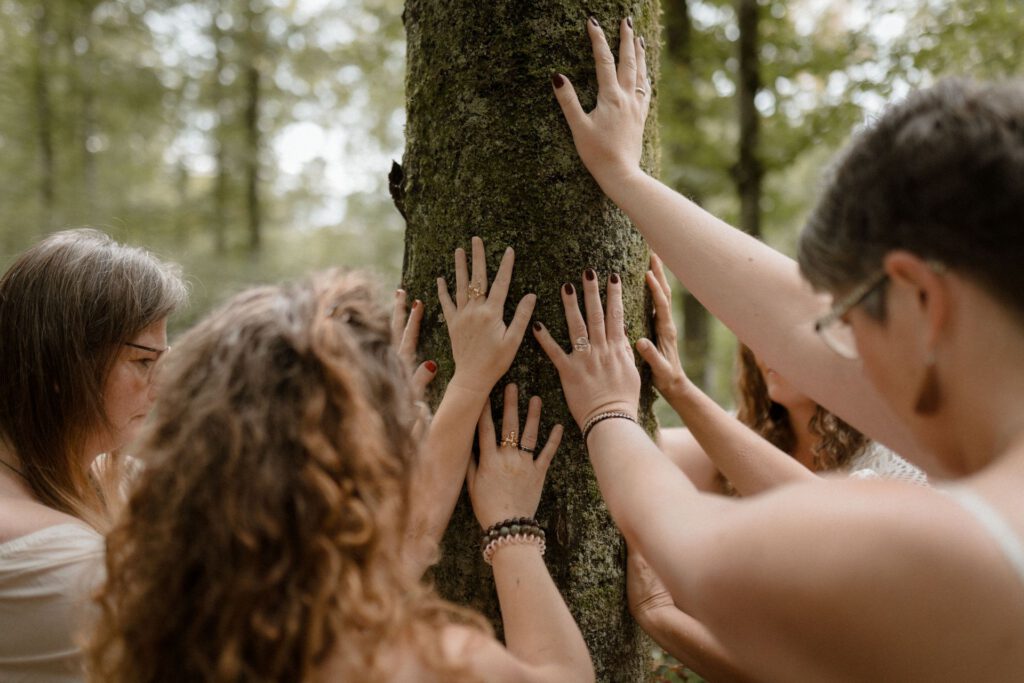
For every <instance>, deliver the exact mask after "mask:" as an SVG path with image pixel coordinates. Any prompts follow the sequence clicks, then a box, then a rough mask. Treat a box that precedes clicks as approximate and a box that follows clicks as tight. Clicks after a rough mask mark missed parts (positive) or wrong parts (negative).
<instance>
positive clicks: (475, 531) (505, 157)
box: [392, 0, 660, 681]
mask: <svg viewBox="0 0 1024 683" xmlns="http://www.w3.org/2000/svg"><path fill="white" fill-rule="evenodd" d="M659 11H660V10H659V6H658V1H657V0H632V1H631V2H621V1H612V0H595V1H594V2H588V3H584V2H581V1H580V0H537V1H535V2H529V3H524V2H520V1H518V0H495V1H494V2H486V3H481V2H478V1H477V0H444V1H443V2H442V1H441V0H407V1H406V3H405V12H404V21H405V27H406V33H407V36H408V72H407V76H406V78H407V81H406V97H407V111H408V124H407V130H406V152H405V156H404V160H403V166H404V177H403V176H401V175H397V176H394V177H393V178H392V180H393V186H392V192H393V194H394V195H395V198H396V204H398V206H399V208H400V209H401V210H402V211H403V214H404V215H405V216H406V219H407V223H408V227H407V234H406V244H405V249H406V251H405V262H404V268H403V286H404V287H405V288H406V290H407V291H408V292H409V293H410V295H411V296H413V297H416V298H419V299H422V300H423V301H424V302H425V303H426V305H427V312H426V316H425V321H424V325H423V329H422V333H421V356H422V357H423V358H432V359H435V360H436V361H437V363H438V365H439V371H438V377H437V379H436V380H435V381H434V386H433V388H432V390H433V391H434V393H435V396H434V397H435V399H436V398H437V396H438V395H439V394H440V392H441V390H442V389H443V387H444V384H445V382H446V381H447V379H448V378H450V377H451V374H452V371H453V366H452V361H451V355H450V349H449V347H448V338H447V332H446V330H445V327H444V323H443V321H442V319H441V314H440V308H439V306H438V303H437V296H436V285H435V278H436V277H437V276H439V275H443V276H445V277H446V278H447V280H448V282H450V283H454V281H455V278H454V267H453V259H452V253H453V251H454V250H455V248H456V247H459V246H461V247H464V248H466V249H467V251H468V249H469V245H470V237H471V236H472V235H474V234H476V235H480V236H481V237H483V239H484V242H485V245H486V248H487V254H488V266H489V267H488V271H489V274H490V275H491V276H493V273H494V269H495V267H496V266H497V263H498V261H499V259H500V256H501V253H502V251H503V250H504V248H505V247H506V246H509V245H511V246H512V247H514V248H515V250H516V265H515V273H514V276H513V282H512V287H511V292H510V295H509V299H508V303H507V306H506V309H507V310H506V319H511V315H512V310H513V309H514V307H515V304H516V303H517V302H518V301H519V299H520V298H521V297H522V296H523V295H524V294H526V293H528V292H536V293H537V295H538V297H539V301H538V304H537V310H536V313H535V317H536V319H538V320H541V321H543V322H544V323H545V324H546V325H547V326H548V327H549V328H550V329H551V331H552V332H553V333H554V334H555V336H556V337H560V338H561V341H562V342H563V344H564V345H565V348H568V346H569V345H568V339H567V332H566V326H565V318H564V313H563V310H562V305H561V300H560V297H559V294H558V289H559V287H561V286H562V284H563V283H565V282H574V283H577V285H578V283H579V282H580V280H581V278H582V272H583V270H584V268H586V267H593V268H595V269H596V270H597V271H598V272H599V273H600V279H601V282H602V291H603V289H604V283H606V281H607V276H608V274H609V273H611V272H616V273H619V274H620V276H621V277H622V278H623V281H624V298H625V309H626V319H627V327H628V330H629V336H630V338H631V339H633V340H635V339H636V338H638V337H639V336H641V335H644V334H647V331H648V329H649V323H650V321H649V316H648V311H649V309H650V303H649V298H648V295H647V291H646V288H645V285H644V272H645V271H646V269H647V267H648V259H649V252H648V249H647V245H646V244H645V242H644V241H643V239H642V238H641V236H640V235H639V233H637V232H636V230H635V229H634V228H633V227H632V226H631V224H630V222H629V220H628V219H627V218H626V216H625V215H624V214H622V213H621V212H620V211H619V210H618V209H617V208H616V207H615V206H614V205H613V204H612V203H611V202H610V201H608V200H607V199H606V198H605V197H604V195H603V194H602V192H601V190H600V189H599V188H598V186H597V184H596V183H595V182H594V181H593V179H592V178H591V177H590V175H589V174H588V173H587V171H586V169H585V168H584V167H583V165H582V164H581V163H580V160H579V157H578V156H577V154H576V152H575V150H574V148H573V144H572V139H571V136H570V134H569V129H568V126H567V125H566V123H565V121H564V119H563V117H562V114H561V112H560V110H559V108H558V104H557V102H556V101H555V98H554V95H553V92H552V89H551V85H550V77H551V75H552V74H553V73H555V72H561V73H563V74H566V75H567V76H569V78H570V79H572V81H573V83H574V84H575V85H576V88H577V91H578V92H579V95H580V101H581V102H582V104H583V106H584V107H585V108H586V109H587V110H588V111H589V110H590V109H591V108H593V106H594V102H595V97H596V90H597V85H596V81H595V78H594V66H593V57H592V53H591V48H590V43H589V40H588V38H587V35H586V32H585V24H584V22H585V21H586V19H587V17H588V16H589V15H591V14H593V15H594V16H596V17H597V19H598V20H599V21H600V23H601V25H602V26H603V27H604V28H605V31H606V33H607V35H608V38H609V42H610V44H611V45H612V46H613V51H614V52H616V53H617V52H618V48H617V46H618V38H619V36H618V33H619V29H618V27H619V21H620V19H621V18H622V17H624V16H627V15H629V16H632V17H633V21H634V25H635V27H636V30H637V32H638V34H639V35H642V36H644V37H645V39H646V42H647V46H648V63H649V67H650V69H651V75H652V81H654V82H655V83H656V82H657V79H656V76H657V64H658V35H659V28H658V17H659ZM644 144H645V147H644V155H643V163H644V165H645V167H646V168H647V169H648V170H652V169H653V168H654V167H655V166H656V165H657V149H658V144H657V140H656V125H655V121H654V116H653V114H652V117H651V120H650V121H649V122H648V134H647V136H646V138H645V143H644ZM578 289H579V287H578V286H577V290H578ZM646 379H647V378H646V377H645V380H646ZM506 382H516V383H517V384H518V385H519V387H520V396H521V397H522V401H521V402H522V403H523V405H525V400H526V397H528V396H530V395H533V394H537V395H539V396H541V398H542V399H543V401H544V406H545V408H544V415H543V418H542V427H541V438H542V439H544V438H546V435H547V432H548V431H549V429H550V427H551V426H552V425H553V424H555V423H556V422H561V423H563V424H565V425H566V426H567V427H568V429H567V431H566V436H565V438H564V440H563V442H562V447H561V449H560V451H559V453H558V455H557V456H556V459H555V462H554V465H553V466H552V468H551V471H550V474H549V475H548V480H547V483H546V487H545V492H544V496H543V499H542V501H541V505H540V509H539V511H538V519H539V520H540V521H541V523H542V524H543V526H544V527H545V528H546V529H547V530H548V552H547V556H546V560H547V563H548V566H549V568H550V570H551V573H552V575H553V576H554V578H555V581H556V582H557V584H558V586H559V587H560V589H561V591H562V593H563V595H564V596H565V598H566V601H567V602H568V604H569V606H570V608H571V610H572V612H573V614H574V616H575V617H576V620H577V622H578V623H579V624H580V627H581V629H582V631H583V634H584V636H585V638H586V639H587V643H588V645H589V647H590V650H591V653H592V655H593V657H594V660H595V665H596V667H597V671H598V677H599V679H600V680H604V681H637V680H642V679H643V678H644V676H645V672H646V670H647V660H648V652H649V648H648V647H647V641H646V638H645V637H644V636H643V634H642V633H641V632H640V631H639V629H638V628H637V627H636V625H635V623H634V622H633V620H632V619H631V618H630V616H629V613H628V610H627V605H626V594H625V580H624V578H625V573H624V567H625V556H626V549H625V544H624V542H623V540H622V538H621V536H620V535H619V534H618V531H617V530H616V528H615V526H614V524H613V523H612V521H611V519H610V518H609V516H608V512H607V509H606V507H605V505H604V503H603V501H602V499H601V495H600V492H599V490H598V487H597V484H596V482H595V480H594V476H593V471H592V469H591V467H590V464H589V461H588V459H587V454H586V451H585V449H584V446H583V443H582V441H581V435H580V432H579V430H578V429H576V427H575V426H574V424H573V422H572V418H571V416H570V415H569V413H568V410H567V408H566V405H565V401H564V398H563V397H562V392H561V387H560V385H559V382H558V376H557V374H556V373H555V371H554V368H553V367H552V365H551V363H550V362H549V361H548V360H547V358H546V357H545V356H544V354H543V352H542V351H541V350H540V348H539V347H538V345H537V344H536V342H535V341H534V340H533V338H532V335H531V334H530V333H527V335H526V340H525V341H524V343H523V345H522V347H521V349H520V351H519V354H518V356H517V358H516V361H515V363H514V364H513V366H512V368H511V370H510V371H509V373H508V375H507V376H506V377H505V378H504V379H503V380H502V382H501V384H500V385H499V387H498V388H497V389H496V390H495V392H494V394H493V395H492V402H493V406H494V411H495V415H496V416H499V417H500V414H501V413H500V411H501V408H500V405H501V393H500V390H501V388H502V387H503V386H504V384H505V383H506ZM652 398H653V395H652V392H651V390H650V388H649V387H648V383H647V382H646V381H645V389H644V391H643V395H642V401H641V416H642V418H643V420H644V421H645V424H647V425H648V427H650V428H653V418H652V416H651V413H650V406H651V402H652ZM622 457H629V454H628V453H623V454H622ZM479 536H480V528H479V526H478V525H477V523H476V520H475V519H474V517H473V514H472V511H471V510H470V507H469V505H468V501H467V500H466V499H465V497H463V500H462V501H460V504H459V507H458V509H457V510H456V513H455V515H454V517H453V519H452V522H451V525H450V527H449V529H448V533H447V535H446V537H445V540H444V544H443V549H442V558H441V560H440V563H439V564H438V565H437V567H436V568H435V578H436V581H437V584H438V586H439V588H440V590H441V592H442V594H444V595H445V596H446V597H448V598H450V599H452V600H454V601H456V602H460V603H463V604H468V605H471V606H473V607H475V608H478V609H479V610H481V611H482V612H484V613H485V614H487V615H489V616H490V617H491V618H492V619H493V620H494V621H495V624H496V625H497V624H498V623H499V622H498V619H497V617H498V609H497V601H496V598H495V595H494V583H493V578H492V576H491V572H490V568H489V567H488V566H487V565H485V564H484V563H483V561H482V560H481V558H480V553H479V548H478V539H479Z"/></svg>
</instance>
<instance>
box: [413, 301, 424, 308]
mask: <svg viewBox="0 0 1024 683" xmlns="http://www.w3.org/2000/svg"><path fill="white" fill-rule="evenodd" d="M422 305H423V302H422V301H420V300H419V299H416V301H413V302H412V307H413V308H419V307H420V306H422Z"/></svg>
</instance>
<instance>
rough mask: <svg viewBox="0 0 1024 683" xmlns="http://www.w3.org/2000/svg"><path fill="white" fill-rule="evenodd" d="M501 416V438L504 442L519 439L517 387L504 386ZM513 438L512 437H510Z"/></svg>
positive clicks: (511, 385) (509, 384) (513, 385)
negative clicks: (509, 439)
mask: <svg viewBox="0 0 1024 683" xmlns="http://www.w3.org/2000/svg"><path fill="white" fill-rule="evenodd" d="M503 403H504V405H503V406H502V416H501V438H502V440H503V441H504V440H505V439H506V438H508V437H511V438H512V439H513V440H518V438H519V387H517V386H516V385H515V384H514V383H512V382H510V383H508V384H506V385H505V395H504V400H503ZM513 434H514V435H515V436H512V435H513Z"/></svg>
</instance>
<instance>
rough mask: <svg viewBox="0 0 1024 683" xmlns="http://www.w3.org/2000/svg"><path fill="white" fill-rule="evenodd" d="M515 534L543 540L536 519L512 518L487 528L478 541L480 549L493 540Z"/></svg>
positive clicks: (542, 533) (542, 532)
mask: <svg viewBox="0 0 1024 683" xmlns="http://www.w3.org/2000/svg"><path fill="white" fill-rule="evenodd" d="M516 534H527V535H530V536H537V537H538V538H544V530H543V529H541V528H540V522H538V521H537V520H536V519H534V518H533V517H513V518H512V519H506V520H503V521H501V522H498V523H497V524H492V525H491V526H489V527H487V531H485V532H484V535H483V538H481V539H480V549H481V550H482V549H484V548H486V547H487V545H488V544H489V543H490V542H491V541H493V540H495V539H498V538H501V537H503V536H515V535H516Z"/></svg>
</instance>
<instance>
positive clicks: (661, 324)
mask: <svg viewBox="0 0 1024 683" xmlns="http://www.w3.org/2000/svg"><path fill="white" fill-rule="evenodd" d="M646 278H647V286H648V287H649V288H650V290H651V301H653V302H654V325H655V328H656V329H657V330H658V339H659V340H660V339H664V338H668V337H671V338H672V339H675V336H676V324H675V321H673V320H672V292H671V290H665V289H664V288H663V287H662V284H661V283H660V282H658V276H657V275H655V274H654V273H653V272H652V271H650V270H649V271H647V275H646Z"/></svg>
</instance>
